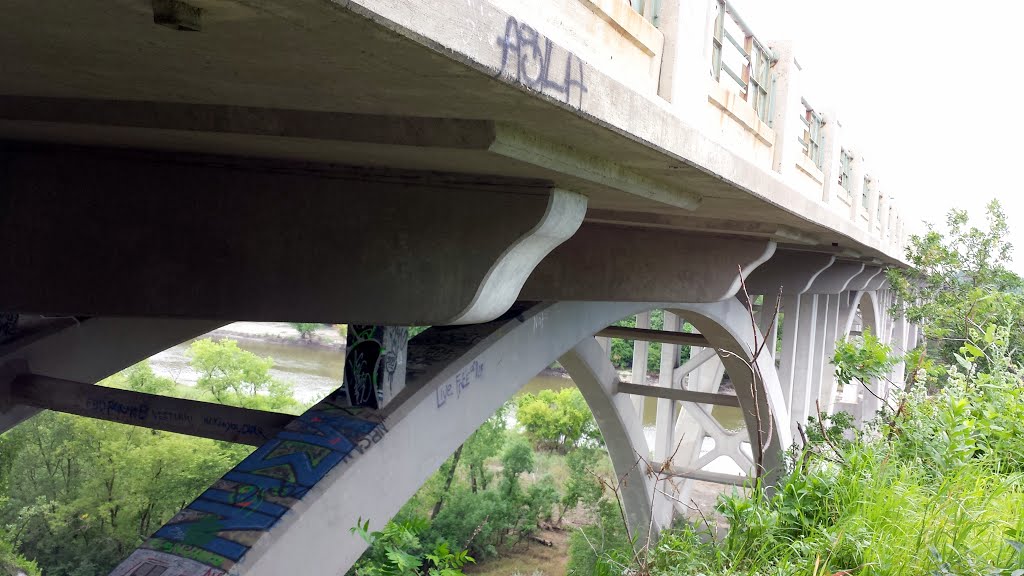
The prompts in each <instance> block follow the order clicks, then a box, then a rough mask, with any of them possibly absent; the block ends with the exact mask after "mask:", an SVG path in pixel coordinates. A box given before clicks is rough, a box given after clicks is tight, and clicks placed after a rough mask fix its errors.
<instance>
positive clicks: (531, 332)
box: [113, 300, 790, 576]
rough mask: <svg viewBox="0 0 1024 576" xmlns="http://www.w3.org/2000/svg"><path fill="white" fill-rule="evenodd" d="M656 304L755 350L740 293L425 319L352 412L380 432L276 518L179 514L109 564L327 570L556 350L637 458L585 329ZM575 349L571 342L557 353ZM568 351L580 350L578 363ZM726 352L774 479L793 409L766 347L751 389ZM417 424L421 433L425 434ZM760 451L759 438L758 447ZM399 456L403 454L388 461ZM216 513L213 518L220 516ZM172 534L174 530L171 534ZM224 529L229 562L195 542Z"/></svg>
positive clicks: (634, 472)
mask: <svg viewBox="0 0 1024 576" xmlns="http://www.w3.org/2000/svg"><path fill="white" fill-rule="evenodd" d="M656 308H660V309H666V310H669V311H677V310H678V311H679V312H682V313H685V314H686V318H687V320H688V321H690V322H691V323H693V324H694V325H695V326H696V327H698V329H700V330H701V333H702V334H705V335H706V336H707V337H708V339H709V341H710V342H711V344H712V345H713V346H716V347H718V348H719V349H722V350H728V351H730V353H731V354H737V355H739V358H747V359H749V358H750V350H751V348H752V346H751V342H750V340H751V338H750V337H749V336H747V335H746V333H747V331H749V318H747V313H746V310H745V309H744V308H743V307H742V306H741V305H740V304H739V302H738V301H735V300H728V301H723V302H717V303H712V304H673V303H609V302H593V303H588V302H558V303H536V304H528V303H523V304H517V305H516V306H515V307H514V308H513V309H512V310H511V311H510V312H508V313H507V314H506V315H504V316H503V317H501V318H500V319H498V320H495V321H492V322H490V323H486V324H477V325H468V326H457V327H434V328H431V329H429V330H427V331H426V332H424V333H422V334H420V335H419V336H417V337H416V338H414V339H413V340H411V341H410V343H409V349H408V356H407V362H408V365H407V381H406V387H405V388H404V389H403V390H402V392H401V393H399V394H398V396H396V398H395V399H394V400H393V401H392V402H391V403H390V404H388V405H387V406H386V407H384V408H383V409H382V410H380V411H377V412H376V413H375V415H370V414H367V415H366V416H358V415H357V416H356V418H357V419H360V420H364V421H372V422H382V424H383V426H384V427H385V428H386V432H385V433H383V434H378V435H377V437H375V438H374V440H373V441H372V442H368V443H367V445H366V446H365V447H363V448H362V449H361V451H360V453H359V454H358V455H357V454H356V453H355V452H353V451H352V450H353V448H349V450H348V452H346V454H345V455H344V457H342V458H340V460H339V461H338V463H337V464H335V465H333V467H329V468H327V469H325V470H323V471H322V472H320V474H322V475H320V476H319V477H317V478H315V479H314V480H313V482H312V485H311V486H309V487H307V489H304V490H303V491H302V494H301V495H293V497H291V498H287V499H276V498H275V500H274V502H273V503H274V505H275V506H277V508H276V509H275V510H276V512H275V514H276V515H277V517H276V518H275V519H274V520H273V521H270V522H267V523H266V524H265V525H264V524H261V525H260V526H259V527H252V526H255V524H252V522H253V521H252V519H249V520H245V525H246V526H249V527H246V528H240V527H238V526H234V528H235V529H232V528H231V527H228V526H225V527H224V528H222V529H221V530H214V532H213V533H212V534H211V533H210V531H209V528H210V527H208V526H207V527H204V528H203V529H204V530H205V532H204V534H205V535H206V536H204V538H197V539H192V538H191V536H189V534H190V532H189V526H188V524H189V523H190V522H193V523H194V522H196V521H197V520H196V518H194V517H178V518H177V519H176V520H174V521H172V523H171V524H170V525H169V526H170V528H168V527H165V529H161V531H160V532H159V533H160V534H161V538H162V539H163V540H157V541H154V542H151V543H150V544H147V545H145V546H144V547H143V548H140V549H139V550H136V551H135V552H134V553H133V554H132V555H131V556H130V557H129V558H128V559H127V560H125V561H124V562H123V563H122V564H121V565H120V566H119V567H118V568H117V569H115V571H114V572H113V574H114V575H117V576H125V575H128V574H132V573H133V572H134V571H135V570H136V569H137V568H138V567H139V566H141V565H145V564H146V563H147V562H149V563H151V564H154V565H160V566H162V567H165V568H167V570H166V571H165V572H163V574H164V576H185V575H187V576H201V575H204V574H206V575H213V576H222V575H223V574H226V573H227V572H228V571H230V573H232V574H246V575H248V576H264V575H267V576H269V575H274V576H276V575H279V574H287V573H291V572H293V571H294V569H295V567H296V566H302V567H303V573H304V574H306V575H308V576H317V575H320V574H323V575H326V574H336V573H338V571H339V570H344V569H345V568H346V567H347V566H349V565H351V563H352V562H354V561H355V560H356V558H357V557H358V556H359V554H360V553H361V551H362V549H363V547H364V544H363V543H362V542H361V541H360V540H359V539H357V538H355V537H354V536H353V537H352V538H351V539H350V540H347V541H345V543H344V544H343V545H341V546H339V544H338V534H344V532H345V531H346V530H347V528H349V527H351V526H354V525H355V523H356V522H357V520H358V519H360V518H362V519H370V520H371V523H372V524H373V525H374V526H379V525H381V524H383V523H384V522H385V521H386V520H387V519H388V518H390V517H391V516H392V515H393V514H394V513H395V512H397V511H398V509H399V508H400V507H401V506H402V504H403V503H404V502H405V501H406V500H407V499H408V498H409V497H410V496H411V495H412V494H413V493H414V492H415V491H416V489H417V488H418V487H419V486H420V485H421V484H422V482H423V481H424V480H425V479H426V478H427V477H428V476H429V474H430V473H431V472H432V471H433V470H435V469H437V467H438V466H440V465H441V463H442V462H443V461H444V460H445V458H447V456H448V455H449V454H451V453H452V452H453V451H454V450H455V448H456V447H457V446H458V445H459V444H460V443H462V442H463V441H464V440H465V438H467V437H468V436H469V435H470V434H471V433H472V432H473V431H474V430H475V429H476V428H477V427H478V426H479V425H480V424H481V423H482V422H483V421H484V420H485V419H486V418H488V417H489V416H491V415H492V414H493V413H494V411H495V410H496V409H497V408H498V407H499V406H500V405H501V403H502V402H504V401H505V400H507V399H508V398H510V397H511V396H512V395H513V394H514V393H515V392H516V391H517V390H518V389H519V388H520V387H521V385H522V384H523V383H524V382H526V381H527V380H529V378H531V377H532V376H533V375H534V374H536V373H537V372H538V371H539V370H541V369H542V368H544V367H545V366H547V365H549V364H550V363H551V362H552V361H554V360H555V359H556V358H559V357H564V358H565V362H566V363H567V365H568V366H569V367H571V369H572V370H573V371H574V372H577V374H574V377H579V378H580V381H584V382H585V381H586V380H587V378H588V376H587V372H588V371H589V372H592V374H591V377H590V381H591V383H595V382H597V380H598V378H599V379H600V382H599V383H600V386H601V387H600V389H598V388H597V386H596V385H595V386H590V387H589V389H588V390H587V391H586V392H585V394H589V395H591V398H588V401H589V402H593V403H594V404H595V405H597V407H596V409H595V412H601V413H604V414H611V411H612V410H614V413H615V414H614V415H613V416H609V417H608V418H607V419H604V426H603V427H602V432H603V433H604V434H605V436H606V441H607V442H608V445H609V447H610V448H612V447H616V446H618V448H612V449H613V450H614V451H615V452H616V453H615V454H614V455H613V456H612V459H613V462H620V463H624V462H627V461H628V463H629V465H630V466H631V467H632V465H633V463H635V462H636V454H637V445H638V444H639V445H640V447H641V449H642V448H644V447H645V445H644V444H643V440H642V438H643V434H642V428H641V427H640V425H639V419H638V418H637V417H636V415H635V412H634V410H633V406H632V403H631V402H630V401H629V398H628V395H621V398H622V400H621V401H619V400H618V399H616V398H617V397H619V396H620V395H615V396H614V397H612V396H609V395H610V394H611V389H612V388H611V386H612V384H613V383H614V380H613V379H617V378H616V376H615V373H614V370H611V366H610V364H608V360H607V358H606V357H605V355H604V351H603V350H601V349H600V347H599V346H598V345H597V344H596V342H595V341H594V340H593V334H595V333H596V332H597V331H598V330H600V329H601V328H604V327H606V326H608V325H609V324H611V323H613V322H614V321H615V320H617V319H621V318H623V317H626V316H629V315H632V314H636V313H637V312H640V311H643V310H651V309H656ZM581 342H585V343H584V344H582V345H581V344H580V343H581ZM572 349H575V352H574V353H570V354H566V353H567V352H569V351H570V350H572ZM573 357H576V358H579V359H580V361H579V362H578V363H577V364H574V363H573ZM729 358H732V356H727V359H726V360H725V362H726V364H727V366H728V367H730V368H732V369H733V371H732V372H731V374H733V375H734V381H735V382H737V397H738V400H739V402H740V404H741V407H742V409H743V410H744V415H745V418H746V420H747V422H748V426H749V427H750V429H751V430H753V431H754V433H753V434H752V436H753V437H755V438H760V441H755V442H758V445H760V446H763V447H764V450H763V452H764V456H763V457H759V458H756V459H757V460H758V464H759V468H760V469H761V470H763V471H764V472H765V473H766V474H767V481H769V482H771V481H773V479H774V478H775V477H776V476H777V475H778V474H779V473H780V472H781V467H782V452H783V451H784V450H785V449H786V447H788V445H789V443H790V436H789V434H788V430H787V429H786V426H784V425H781V424H779V423H778V422H785V421H787V418H788V417H787V411H786V407H785V405H784V404H783V403H782V401H781V393H780V391H779V389H778V381H777V379H776V377H775V374H774V370H773V369H772V364H771V359H770V357H768V356H767V355H763V356H762V357H760V358H758V359H757V366H758V367H759V368H760V369H761V371H762V373H763V376H764V380H763V382H762V383H761V384H762V385H761V386H754V385H753V384H752V382H751V377H750V368H749V367H748V366H747V364H746V363H743V362H740V363H739V364H737V363H736V362H734V361H733V360H730V359H729ZM582 364H586V366H582ZM581 372H582V373H581ZM744 374H746V377H744ZM582 387H583V388H586V387H587V384H583V386H582ZM595 395H596V396H597V397H596V398H594V397H593V396H595ZM602 395H603V396H602ZM602 404H603V405H602ZM452 410H455V412H452ZM776 419H777V420H778V422H776ZM426 430H429V431H430V433H429V434H425V433H424V431H426ZM616 436H617V437H616ZM760 442H763V443H760ZM627 447H628V448H627ZM627 450H628V453H627V454H626V455H625V456H624V455H623V452H626V451H627ZM760 453H761V450H757V449H756V448H755V457H758V456H760V455H761V454H760ZM396 461H400V462H403V463H404V465H403V466H402V467H401V468H396V467H394V462H396ZM616 473H617V474H618V475H620V477H621V476H622V475H628V478H627V480H626V482H625V483H624V485H625V486H626V487H627V489H628V490H635V491H636V492H635V493H634V494H632V495H624V498H625V501H626V502H627V503H630V502H633V503H632V504H629V506H631V509H630V510H628V511H627V514H628V518H630V523H631V525H633V526H641V525H642V526H647V522H649V520H648V519H649V518H650V515H649V512H646V511H645V510H646V509H645V508H644V506H643V504H641V503H640V495H641V494H643V496H644V497H645V498H649V497H650V495H651V493H650V492H647V491H645V488H644V480H643V476H644V475H645V473H646V470H641V469H638V468H630V469H627V470H621V466H617V468H616ZM231 486H234V487H236V488H237V483H236V482H227V481H225V482H222V483H219V484H217V485H216V487H215V489H214V490H221V491H222V492H223V490H224V489H226V488H230V487H231ZM367 486H387V489H386V490H382V491H380V492H378V493H377V494H374V497H372V498H367V497H359V495H361V494H362V492H361V491H362V490H365V488H366V487H367ZM221 496H222V497H224V498H228V500H225V502H226V503H225V505H224V506H225V507H224V508H220V510H222V512H221V513H219V514H224V515H225V516H223V517H224V518H227V516H228V515H230V516H232V517H234V516H235V515H236V513H237V514H243V513H245V512H249V513H251V512H252V510H251V509H250V508H248V507H245V508H243V509H241V510H234V511H230V510H229V508H230V507H231V506H235V505H233V504H228V502H230V498H229V496H224V495H223V494H222V495H221ZM634 500H635V502H634ZM238 506H247V504H240V505H237V506H235V507H236V508H237V507H238ZM261 506H262V504H261ZM282 507H284V508H282ZM217 517H218V516H216V515H215V516H213V517H212V518H213V519H214V521H216V518H217ZM245 518H248V517H245ZM239 521H240V522H241V520H239ZM217 522H219V521H217ZM232 526H233V525H232ZM214 528H216V525H215V526H214ZM167 538H173V539H174V540H175V541H172V542H169V543H168V542H167V540H166V539H167ZM232 538H235V539H239V540H238V541H237V542H244V544H245V546H247V549H246V551H245V553H244V554H243V555H241V556H240V557H239V558H237V560H226V559H225V558H223V557H221V558H219V559H218V558H217V554H215V553H214V551H211V550H208V549H206V548H203V546H204V545H205V544H208V543H210V542H213V541H217V542H221V541H223V540H226V539H232ZM211 554H212V556H211ZM158 562H159V564H157V563H158Z"/></svg>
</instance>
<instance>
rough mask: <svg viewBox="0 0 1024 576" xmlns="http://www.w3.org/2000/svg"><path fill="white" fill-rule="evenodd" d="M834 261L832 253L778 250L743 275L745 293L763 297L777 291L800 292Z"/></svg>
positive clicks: (807, 287) (772, 294) (808, 287)
mask: <svg viewBox="0 0 1024 576" xmlns="http://www.w3.org/2000/svg"><path fill="white" fill-rule="evenodd" d="M835 261H836V257H835V256H834V255H832V254H821V253H815V252H800V251H795V250H778V251H777V252H776V253H775V255H774V256H772V258H771V259H770V260H768V261H767V262H765V263H764V264H762V265H761V266H760V267H759V268H757V269H756V270H754V271H753V272H752V273H751V274H750V275H749V276H748V277H747V280H746V284H747V292H748V293H750V294H764V295H766V296H769V295H770V296H774V295H775V294H778V293H779V290H782V291H783V293H784V294H803V293H804V292H806V291H807V290H809V289H810V288H811V286H812V285H813V284H814V280H815V279H816V278H817V277H818V275H819V274H821V273H822V272H824V271H825V270H827V269H828V268H829V267H830V266H832V264H833V263H834V262H835Z"/></svg>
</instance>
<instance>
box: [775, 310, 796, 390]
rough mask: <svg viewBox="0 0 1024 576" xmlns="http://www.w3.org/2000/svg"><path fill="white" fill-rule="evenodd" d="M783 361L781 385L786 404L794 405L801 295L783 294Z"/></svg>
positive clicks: (780, 367) (780, 375)
mask: <svg viewBox="0 0 1024 576" xmlns="http://www.w3.org/2000/svg"><path fill="white" fill-rule="evenodd" d="M782 321H783V322H784V325H783V326H782V351H781V354H782V359H781V360H782V362H781V364H780V365H779V385H780V386H781V387H782V395H783V397H785V399H786V406H791V405H792V398H793V370H794V367H795V366H796V346H797V334H798V333H799V324H800V295H799V294H783V296H782Z"/></svg>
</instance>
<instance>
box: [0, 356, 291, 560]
mask: <svg viewBox="0 0 1024 576" xmlns="http://www.w3.org/2000/svg"><path fill="white" fill-rule="evenodd" d="M190 352H191V354H192V364H193V367H194V368H196V369H197V371H199V372H200V375H201V385H197V386H196V387H195V388H190V387H185V386H180V385H177V384H175V383H174V382H172V381H171V380H169V379H167V378H163V377H160V376H157V375H156V374H155V373H154V372H153V370H152V368H151V366H150V365H149V364H148V362H142V363H139V364H136V365H135V366H132V367H130V368H128V369H126V370H124V371H122V372H120V373H119V374H116V375H115V376H112V377H111V378H108V379H107V380H105V381H103V382H102V383H101V384H103V385H106V386H112V387H117V388H124V389H129V390H135V391H139V392H146V393H150V394H163V395H175V396H181V397H187V398H195V399H200V400H205V401H217V400H218V399H219V400H220V401H222V402H224V403H231V404H235V405H243V406H249V407H256V408H270V409H276V408H283V409H287V410H293V409H296V408H298V407H299V405H298V404H297V403H296V402H295V401H294V400H292V398H291V396H290V387H288V386H287V385H284V384H282V383H278V382H274V381H273V380H272V379H271V378H270V375H269V369H270V366H271V365H272V363H271V362H270V360H269V359H263V358H259V357H258V356H255V355H253V354H251V353H249V352H245V351H244V350H240V349H239V348H238V346H237V344H236V343H235V342H233V341H225V342H219V343H215V342H212V341H210V340H200V341H198V342H196V343H194V344H193V346H192V348H191V349H190ZM251 450H252V448H250V447H247V446H241V445H237V444H230V443H226V442H217V441H213V440H207V439H203V438H194V437H189V436H181V435H177V434H171V433H166V432H160V431H155V430H147V429H144V428H137V427H133V426H127V425H122V424H116V423H113V422H106V421H101V420H91V419H87V418H81V417H77V416H71V415H66V414H58V413H54V412H44V413H42V414H40V415H38V416H36V417H34V418H32V419H31V420H29V421H27V422H25V423H23V424H21V425H19V426H18V427H16V428H14V429H12V430H10V431H8V432H6V433H5V434H3V435H0V489H2V492H0V494H3V495H5V496H4V497H0V574H3V573H4V572H3V570H4V568H5V567H7V568H9V567H10V566H18V567H19V568H21V569H22V570H23V571H25V572H26V573H28V574H30V575H35V574H38V573H40V572H42V573H45V574H46V575H47V576H102V575H105V574H107V573H109V571H110V570H111V569H112V568H113V567H114V566H115V565H116V564H117V563H118V562H120V561H121V560H122V559H123V558H124V557H125V556H126V555H127V554H128V553H130V552H131V550H133V549H134V548H135V547H136V546H137V545H138V544H139V543H140V542H141V541H142V539H143V538H145V537H146V536H148V535H149V534H151V533H152V532H153V531H154V530H155V529H156V528H157V527H159V526H160V525H162V524H163V523H164V522H166V521H167V520H169V519H170V517H171V516H173V515H174V514H175V513H177V512H178V510H180V509H181V508H182V507H183V506H184V505H186V504H187V503H188V502H190V501H191V500H193V499H194V498H195V497H196V496H197V495H198V494H200V493H201V492H202V491H203V490H205V489H206V488H207V487H209V485H210V484H211V483H213V482H214V481H215V480H216V479H217V478H219V477H221V476H222V475H223V474H224V473H225V472H227V471H228V470H229V469H230V468H231V467H232V466H234V465H235V464H236V463H238V462H239V461H241V459H242V458H244V457H245V456H246V455H247V454H248V453H249V452H251ZM19 555H20V556H19ZM26 558H27V559H31V560H32V561H33V562H35V563H36V564H38V567H39V570H37V569H36V568H34V565H33V563H32V562H29V561H28V560H25V559H26Z"/></svg>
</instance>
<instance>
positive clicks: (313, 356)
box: [150, 322, 744, 473]
mask: <svg viewBox="0 0 1024 576" xmlns="http://www.w3.org/2000/svg"><path fill="white" fill-rule="evenodd" d="M211 336H212V337H213V338H214V339H219V338H233V339H235V340H237V341H238V346H239V347H240V348H242V349H244V350H248V351H249V352H252V353H254V354H258V355H259V356H269V357H271V358H273V359H274V367H273V368H271V371H270V372H271V376H272V377H273V378H275V379H277V380H280V381H283V382H288V383H290V384H291V385H292V386H293V389H294V395H295V397H296V398H297V399H298V400H299V401H301V402H304V403H314V402H316V401H318V400H320V399H321V398H323V397H324V396H326V395H327V394H328V393H330V392H331V391H332V390H335V389H336V388H338V386H340V385H341V375H342V372H343V370H344V366H345V356H344V353H343V352H342V349H341V338H340V337H339V336H338V334H337V333H336V332H335V331H333V330H331V329H329V328H326V327H325V328H323V329H321V330H319V331H318V332H317V334H316V338H317V340H318V343H317V344H308V343H302V342H300V341H299V340H298V339H297V336H296V332H295V330H294V329H293V328H292V327H291V326H290V325H288V324H286V323H276V322H270V323H257V322H236V323H234V324H229V325H228V326H225V327H224V328H222V329H220V330H217V331H215V332H213V333H211ZM191 342H192V341H191V340H190V341H188V342H183V343H181V344H179V345H177V346H175V347H173V348H169V349H167V350H165V351H163V352H160V353H159V354H157V355H155V356H153V357H152V358H150V365H151V366H152V367H153V371H154V372H156V373H157V374H159V375H161V376H166V377H168V378H170V379H172V380H174V381H175V382H177V383H179V384H184V385H188V386H192V385H195V383H196V380H197V379H198V377H199V376H198V374H197V373H196V372H195V371H194V370H192V369H191V367H190V366H189V362H188V361H189V358H188V347H189V345H190V344H191ZM569 386H574V384H573V381H572V380H571V379H570V378H567V377H564V376H561V375H557V374H551V373H542V374H540V375H538V376H536V377H535V378H533V379H532V380H530V381H529V382H527V383H526V385H525V386H523V388H522V389H521V390H520V392H519V394H524V393H527V392H529V393H536V392H538V391H540V390H544V389H551V390H561V389H562V388H567V387H569ZM656 410H657V399H656V398H646V399H645V401H644V418H643V423H644V435H645V436H646V437H647V441H648V443H649V444H653V439H654V423H655V413H656ZM712 415H713V416H714V417H715V419H716V420H718V421H719V423H721V424H722V426H723V427H725V428H726V429H727V430H734V431H735V430H740V429H743V428H744V423H743V415H742V412H740V410H739V409H738V408H730V407H727V406H715V407H714V408H713V409H712ZM713 446H714V442H710V439H707V440H705V445H704V450H703V452H706V451H707V450H710V449H711V447H713ZM730 464H731V461H730V462H718V464H717V465H713V466H711V467H710V468H709V469H713V470H715V471H721V472H728V473H732V472H737V471H738V470H739V469H738V467H735V465H733V466H730Z"/></svg>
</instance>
